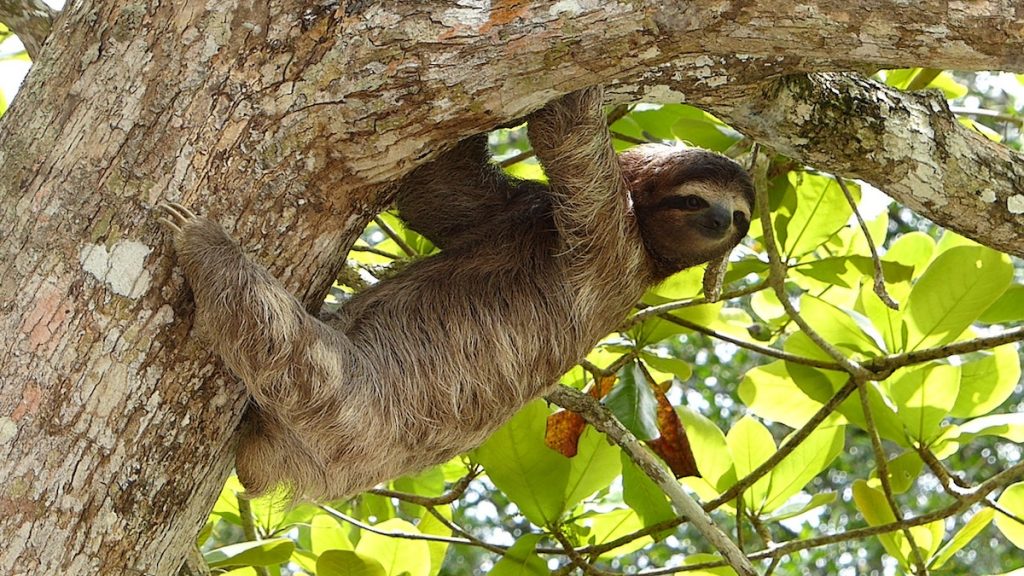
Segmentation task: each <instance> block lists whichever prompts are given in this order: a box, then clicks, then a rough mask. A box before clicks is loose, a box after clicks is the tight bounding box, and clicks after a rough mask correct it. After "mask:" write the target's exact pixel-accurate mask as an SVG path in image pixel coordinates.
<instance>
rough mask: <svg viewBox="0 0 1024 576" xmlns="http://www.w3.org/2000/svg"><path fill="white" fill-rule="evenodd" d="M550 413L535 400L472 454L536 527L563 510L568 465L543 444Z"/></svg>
mask: <svg viewBox="0 0 1024 576" xmlns="http://www.w3.org/2000/svg"><path fill="white" fill-rule="evenodd" d="M549 413H550V412H549V411H548V409H547V408H546V407H545V404H544V401H543V400H534V401H533V402H530V403H529V404H527V405H526V406H524V407H523V409H522V410H520V411H519V412H518V413H517V414H516V415H515V416H513V417H512V419H511V420H510V421H509V422H508V423H507V424H505V425H504V426H502V427H501V428H499V429H498V431H497V432H495V433H494V434H493V435H491V437H490V438H489V439H488V440H487V442H485V443H484V444H483V445H482V446H480V448H478V449H477V450H476V451H475V452H474V456H475V459H476V461H477V462H479V463H480V464H482V465H483V467H484V470H486V471H487V475H488V477H490V479H491V482H494V485H495V486H497V487H498V489H499V490H501V491H502V492H504V493H505V495H506V496H508V498H509V499H510V500H511V501H512V502H514V503H515V504H516V506H518V507H519V511H520V512H522V514H523V516H526V518H527V519H528V520H529V521H530V522H533V523H534V524H536V525H538V526H549V525H552V524H554V523H555V522H556V521H557V520H558V518H559V516H561V514H562V512H563V511H564V510H565V487H566V478H567V477H568V475H569V469H570V468H571V466H572V465H571V462H570V460H569V459H568V458H565V457H564V456H562V455H561V454H559V453H558V452H555V451H554V450H551V449H550V448H548V447H547V446H546V445H545V444H544V431H545V428H546V426H547V417H548V414H549Z"/></svg>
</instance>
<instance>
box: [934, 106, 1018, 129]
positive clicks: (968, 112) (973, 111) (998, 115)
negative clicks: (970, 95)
mask: <svg viewBox="0 0 1024 576" xmlns="http://www.w3.org/2000/svg"><path fill="white" fill-rule="evenodd" d="M949 111H950V112H952V113H953V114H962V115H964V116H982V117H984V118H991V119H993V120H999V121H1000V122H1009V123H1011V124H1016V125H1017V126H1022V127H1024V118H1021V117H1020V116H1010V115H1009V114H1003V113H1002V112H997V111H995V110H985V109H982V108H963V107H957V106H950V107H949Z"/></svg>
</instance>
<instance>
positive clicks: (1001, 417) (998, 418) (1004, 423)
mask: <svg viewBox="0 0 1024 576" xmlns="http://www.w3.org/2000/svg"><path fill="white" fill-rule="evenodd" d="M975 436H1001V437H1003V438H1006V439H1007V440H1009V441H1011V442H1018V443H1024V412H1018V413H1015V414H992V415H989V416H982V417H981V418H975V419H974V420H971V421H970V422H966V423H964V424H961V425H960V427H959V437H960V439H961V440H962V441H965V442H966V441H968V440H970V439H971V438H973V437H975Z"/></svg>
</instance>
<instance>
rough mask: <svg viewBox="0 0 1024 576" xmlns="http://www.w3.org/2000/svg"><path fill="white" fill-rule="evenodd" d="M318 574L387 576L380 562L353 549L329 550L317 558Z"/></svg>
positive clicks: (326, 575) (324, 575)
mask: <svg viewBox="0 0 1024 576" xmlns="http://www.w3.org/2000/svg"><path fill="white" fill-rule="evenodd" d="M316 574H317V576H387V572H386V571H385V570H384V567H383V566H381V564H380V562H378V561H377V560H375V559H373V558H364V557H362V556H360V555H359V554H357V553H355V552H352V551H351V550H327V551H326V552H324V553H323V554H321V555H320V557H319V558H317V560H316Z"/></svg>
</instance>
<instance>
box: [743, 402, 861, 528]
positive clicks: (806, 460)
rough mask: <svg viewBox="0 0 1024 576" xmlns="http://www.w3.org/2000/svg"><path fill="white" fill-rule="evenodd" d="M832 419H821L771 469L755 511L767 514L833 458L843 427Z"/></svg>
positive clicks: (840, 443) (800, 488)
mask: <svg viewBox="0 0 1024 576" xmlns="http://www.w3.org/2000/svg"><path fill="white" fill-rule="evenodd" d="M834 422H835V418H834V417H832V418H831V419H830V420H826V421H825V422H823V423H822V424H821V425H820V426H819V427H818V428H817V429H816V430H815V431H814V432H812V433H811V434H810V435H809V436H808V437H807V438H805V439H804V441H803V442H801V443H800V445H799V446H797V447H796V449H795V450H793V452H791V453H790V454H789V455H788V456H786V457H785V458H783V459H782V461H781V462H779V463H778V464H777V465H776V466H775V468H773V469H772V471H771V473H770V475H769V485H770V487H769V489H768V494H767V496H766V497H765V499H764V502H763V503H762V504H759V505H757V506H756V507H755V509H756V510H759V511H760V512H761V513H770V512H773V511H775V510H777V509H778V508H780V507H782V505H783V504H785V503H786V502H787V501H788V500H789V499H790V498H791V497H792V496H793V495H795V494H796V493H797V492H799V491H801V490H803V488H804V486H806V485H807V483H808V482H810V481H811V480H813V479H814V477H815V476H817V475H818V474H820V473H821V471H822V470H824V469H825V468H826V467H828V465H829V464H831V463H832V461H833V460H835V458H836V456H838V455H839V453H840V452H842V450H843V431H844V430H845V427H844V426H841V425H836V424H835V423H834ZM768 455H769V456H771V453H769V454H768ZM755 504H757V503H755Z"/></svg>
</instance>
